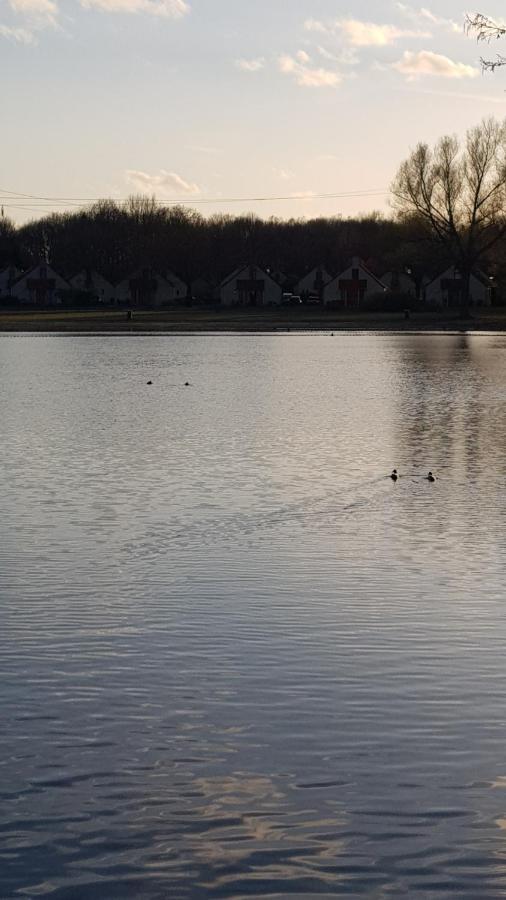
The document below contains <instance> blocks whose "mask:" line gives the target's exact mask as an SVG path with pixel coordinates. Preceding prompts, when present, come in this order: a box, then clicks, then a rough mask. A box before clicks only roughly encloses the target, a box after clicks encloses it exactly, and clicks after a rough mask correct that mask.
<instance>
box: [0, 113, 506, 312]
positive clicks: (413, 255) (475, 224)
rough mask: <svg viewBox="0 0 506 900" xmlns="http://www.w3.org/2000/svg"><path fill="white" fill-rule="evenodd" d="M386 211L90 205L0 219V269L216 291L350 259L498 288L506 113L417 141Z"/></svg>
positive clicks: (504, 221) (505, 275)
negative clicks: (480, 279)
mask: <svg viewBox="0 0 506 900" xmlns="http://www.w3.org/2000/svg"><path fill="white" fill-rule="evenodd" d="M392 199H393V203H392V214H391V215H390V216H385V215H382V214H380V213H371V214H368V215H364V216H360V217H355V218H344V217H342V216H340V215H335V216H334V217H330V218H324V217H319V218H314V219H307V220H306V219H289V220H283V219H279V218H269V219H261V218H259V217H258V216H255V215H252V214H245V215H238V216H231V215H218V214H215V215H211V216H209V217H207V218H206V217H204V216H202V215H201V214H200V213H199V212H196V211H195V210H192V209H187V208H185V207H182V206H175V207H167V206H165V205H163V204H161V203H158V202H157V201H156V199H155V198H154V197H153V198H147V197H143V196H137V197H131V198H130V199H129V200H128V201H127V202H125V203H117V202H114V201H113V200H101V201H99V202H98V203H94V204H93V205H90V206H89V207H87V208H83V209H79V210H77V211H73V212H68V213H53V214H51V215H49V216H46V217H44V218H42V219H39V220H37V221H32V222H29V223H27V224H25V225H22V226H20V227H18V228H16V227H15V226H14V224H13V223H12V222H11V221H9V219H7V218H5V217H4V216H2V217H1V218H0V269H1V268H3V267H5V266H7V265H10V264H13V265H16V266H17V267H18V268H21V269H24V270H26V269H29V268H30V267H31V266H33V265H36V264H37V263H38V262H40V261H41V260H46V261H47V262H49V263H50V264H51V265H52V266H53V267H54V268H55V269H56V270H57V271H58V272H60V274H62V275H63V276H65V277H71V276H72V275H74V274H76V272H78V271H80V270H82V269H83V268H84V269H90V270H96V271H98V272H100V273H101V274H102V275H103V276H104V277H106V278H107V279H108V280H110V281H111V282H112V283H113V284H115V283H117V282H118V281H120V280H121V279H123V278H125V277H128V276H129V275H130V274H131V273H132V272H135V271H136V270H138V269H139V268H145V267H150V268H153V269H154V270H156V271H159V272H161V273H163V272H165V271H167V270H173V271H174V272H175V273H176V274H178V275H179V276H180V277H181V278H182V279H183V280H184V281H185V282H186V283H187V284H188V285H190V286H191V285H192V284H193V282H195V280H196V279H199V278H204V279H206V281H207V282H208V283H209V284H210V285H212V286H216V285H218V284H220V282H221V281H222V280H223V278H225V277H226V276H227V275H229V274H230V273H231V272H232V271H233V270H234V269H236V268H237V267H238V266H240V265H243V264H245V263H255V264H257V265H259V266H261V267H262V268H264V269H267V270H269V271H270V272H271V273H273V274H274V276H276V274H277V273H283V274H284V275H285V276H287V277H288V279H291V280H292V282H294V281H295V280H296V279H298V278H300V277H301V276H303V275H304V274H306V272H308V271H309V270H311V269H312V268H314V267H315V266H319V265H323V266H325V268H326V269H327V270H328V271H329V272H330V273H331V274H336V273H338V272H339V271H342V270H343V269H344V268H345V267H346V266H347V264H348V263H349V260H350V257H352V256H359V257H361V258H362V259H363V260H364V262H365V263H366V265H367V266H368V267H369V268H370V269H371V270H372V271H373V272H374V273H375V274H376V275H378V276H379V277H381V275H383V274H384V273H385V272H387V271H392V270H394V271H397V272H402V271H409V272H410V274H411V275H412V276H413V278H414V280H415V281H416V282H418V283H420V282H421V280H422V278H423V276H427V277H431V276H436V275H437V274H439V273H440V272H442V271H443V270H444V269H445V268H446V267H447V266H449V265H454V266H456V267H458V269H459V270H460V274H461V277H462V280H463V291H462V303H463V305H464V306H465V305H467V301H468V295H469V290H468V285H469V279H470V276H471V273H473V272H477V271H479V270H481V271H484V272H486V273H487V274H488V275H493V276H495V278H496V279H497V282H498V284H500V283H501V282H503V283H506V254H505V252H504V251H505V248H506V120H505V121H504V122H498V121H497V120H495V119H487V120H484V121H482V122H481V123H480V124H479V125H478V126H476V127H474V128H471V129H469V131H468V132H467V134H466V136H465V138H464V139H463V140H461V141H459V140H458V139H457V138H456V137H455V136H451V135H450V136H446V137H443V138H441V140H440V141H438V142H437V143H436V145H435V146H434V147H433V148H431V147H429V146H428V145H427V144H424V143H420V144H418V146H417V147H416V148H415V149H414V150H413V151H412V152H411V153H410V155H409V157H408V158H407V159H406V160H405V161H404V162H403V163H402V164H401V166H400V168H399V170H398V172H397V175H396V177H395V179H394V181H393V183H392Z"/></svg>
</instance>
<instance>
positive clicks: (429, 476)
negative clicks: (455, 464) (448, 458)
mask: <svg viewBox="0 0 506 900" xmlns="http://www.w3.org/2000/svg"><path fill="white" fill-rule="evenodd" d="M435 480H436V479H435V478H434V475H433V474H432V472H429V474H428V475H427V481H431V482H434V481H435Z"/></svg>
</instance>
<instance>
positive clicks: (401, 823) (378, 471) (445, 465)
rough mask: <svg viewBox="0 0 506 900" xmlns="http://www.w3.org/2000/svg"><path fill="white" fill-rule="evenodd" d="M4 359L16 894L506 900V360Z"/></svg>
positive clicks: (1, 624) (438, 339)
mask: <svg viewBox="0 0 506 900" xmlns="http://www.w3.org/2000/svg"><path fill="white" fill-rule="evenodd" d="M0 343H1V344H2V347H1V350H2V352H1V354H0V377H1V378H2V383H4V384H9V385H10V390H9V391H8V392H7V391H4V392H3V393H2V395H1V396H0V415H1V417H2V425H3V427H2V433H1V435H0V443H1V451H2V453H1V455H0V459H1V460H2V471H3V504H2V522H1V524H0V595H1V602H0V620H1V621H0V653H1V657H0V658H1V664H0V665H1V675H2V690H3V722H4V724H3V729H2V733H1V735H0V751H1V752H0V771H1V773H2V779H1V782H2V787H1V791H2V804H1V811H0V829H1V831H2V842H1V843H2V846H1V849H0V865H1V868H0V883H1V890H0V894H1V895H2V896H6V897H11V896H12V897H14V896H29V897H31V896H34V897H35V896H47V897H55V898H58V900H62V898H64V900H67V898H68V900H76V898H79V897H81V896H82V897H90V896H93V898H94V900H97V898H99V900H110V898H111V897H117V898H118V900H124V898H126V897H129V896H142V897H143V898H146V900H158V898H165V897H167V896H169V895H171V896H175V897H178V898H179V897H181V898H190V900H193V898H200V897H203V896H209V897H217V898H218V897H220V898H221V897H237V898H240V897H244V896H260V897H272V896H287V895H290V896H292V895H293V896H299V897H312V896H317V895H320V894H323V895H329V896H340V895H341V894H344V893H348V894H349V895H352V896H368V897H369V896H377V897H380V896H381V897H390V896H392V897H394V896H413V895H415V894H419V895H421V896H431V897H439V896H445V897H459V898H460V897H462V896H469V897H476V896H479V897H480V898H496V897H498V896H502V895H503V894H504V893H505V892H506V881H505V869H504V842H503V835H502V831H503V827H502V826H503V823H504V816H505V807H504V794H503V791H502V788H503V787H504V784H503V781H504V775H503V774H502V773H504V752H503V751H504V743H505V740H506V719H505V716H504V694H505V691H506V672H505V669H504V641H505V638H506V621H505V616H504V599H503V598H504V577H505V562H504V561H505V559H506V553H505V550H506V538H505V535H506V529H505V527H504V526H505V521H504V515H505V514H504V504H503V503H502V496H503V494H504V490H505V487H506V483H505V482H506V471H505V450H504V448H505V446H506V443H505V441H504V437H505V434H504V430H505V400H504V396H503V393H504V392H503V386H504V380H505V376H506V354H505V350H506V340H505V339H504V338H502V337H483V336H481V335H480V336H472V335H470V336H451V335H444V336H428V335H422V336H399V337H396V336H388V335H386V336H385V335H383V336H374V335H368V336H352V335H344V336H341V337H335V338H333V339H332V340H330V339H329V338H328V336H325V335H310V336H304V337H302V336H297V337H295V336H293V337H287V336H277V337H269V336H263V337H255V336H252V337H248V338H244V339H243V338H236V337H216V336H213V337H209V338H206V337H171V338H169V339H165V338H163V337H155V338H135V339H132V340H130V339H128V338H124V337H122V338H120V339H114V338H108V339H107V340H101V339H98V338H79V339H72V338H67V337H66V338H54V339H52V338H47V337H44V338H42V337H33V338H30V337H23V338H19V339H16V338H13V337H9V338H5V339H1V341H0ZM183 374H184V377H182V376H183ZM148 378H150V379H151V380H153V382H154V384H153V385H152V387H151V388H149V389H148V388H146V381H147V380H148ZM186 378H188V379H189V380H190V381H191V383H192V385H193V388H192V390H191V393H189V392H188V391H184V389H183V388H182V387H181V385H182V383H183V382H184V381H185V380H186ZM394 465H395V466H397V467H398V468H399V470H400V471H401V473H402V474H403V475H406V476H408V477H403V478H401V479H400V480H399V482H398V483H397V484H393V483H392V482H391V480H390V479H389V478H388V475H389V472H390V471H391V470H392V467H393V466H394ZM429 468H432V469H433V470H434V471H436V473H437V474H438V476H439V479H438V481H437V483H436V484H435V485H429V484H428V483H427V482H426V481H424V480H423V479H420V478H418V477H411V475H410V473H412V475H413V476H415V475H419V474H426V472H427V471H428V469H429Z"/></svg>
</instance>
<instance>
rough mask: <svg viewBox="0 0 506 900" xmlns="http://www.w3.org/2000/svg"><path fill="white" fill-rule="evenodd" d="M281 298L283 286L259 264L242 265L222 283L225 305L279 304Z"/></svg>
mask: <svg viewBox="0 0 506 900" xmlns="http://www.w3.org/2000/svg"><path fill="white" fill-rule="evenodd" d="M281 298H282V288H281V286H280V285H279V284H278V283H277V282H276V281H274V279H273V278H271V276H270V275H268V274H267V272H264V271H263V269H260V268H259V267H258V266H242V267H241V268H240V269H236V271H235V272H233V273H232V274H231V275H229V276H228V278H225V280H224V281H222V283H221V285H220V300H221V303H222V304H223V305H224V306H270V305H279V304H280V303H281Z"/></svg>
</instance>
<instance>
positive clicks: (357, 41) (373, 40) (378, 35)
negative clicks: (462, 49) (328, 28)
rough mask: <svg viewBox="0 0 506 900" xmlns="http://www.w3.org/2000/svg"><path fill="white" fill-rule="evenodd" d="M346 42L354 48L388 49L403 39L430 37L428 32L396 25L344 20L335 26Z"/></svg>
mask: <svg viewBox="0 0 506 900" xmlns="http://www.w3.org/2000/svg"><path fill="white" fill-rule="evenodd" d="M334 30H337V31H338V32H339V31H340V32H341V34H342V35H343V37H344V38H345V40H346V41H347V42H348V43H349V44H351V45H352V46H353V47H388V46H389V45H390V44H395V42H396V41H399V40H401V39H402V38H407V37H410V38H411V37H415V38H422V37H423V38H426V37H430V35H429V34H427V32H423V31H407V30H406V29H402V28H397V26H396V25H378V24H376V23H375V22H360V21H359V20H358V19H342V20H341V21H338V22H336V23H335V25H334Z"/></svg>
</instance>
